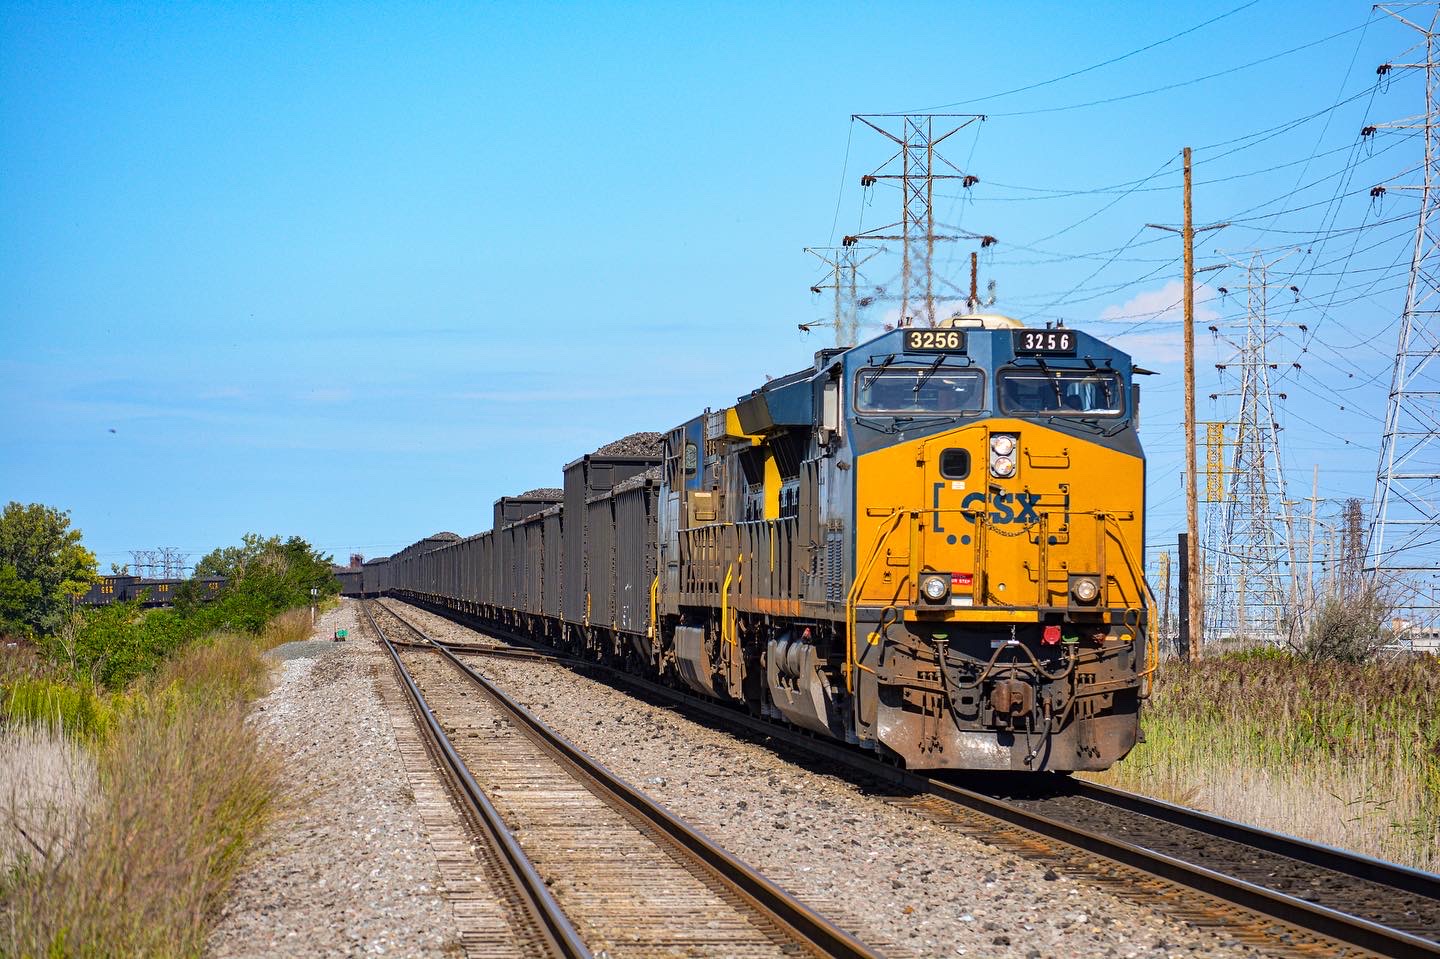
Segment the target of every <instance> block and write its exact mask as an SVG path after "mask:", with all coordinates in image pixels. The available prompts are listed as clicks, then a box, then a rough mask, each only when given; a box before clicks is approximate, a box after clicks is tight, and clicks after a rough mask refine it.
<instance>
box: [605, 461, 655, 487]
mask: <svg viewBox="0 0 1440 959" xmlns="http://www.w3.org/2000/svg"><path fill="white" fill-rule="evenodd" d="M647 482H653V483H657V484H658V483H659V482H660V467H658V466H652V467H650V468H649V469H648V470H646V471H645V472H643V473H636V474H635V475H634V476H632V477H630V478H629V479H627V480H624V481H622V482H620V483H617V484H616V485H615V492H617V493H623V492H625V491H626V490H630V489H634V488H635V487H637V486H644V485H645V484H646V483H647Z"/></svg>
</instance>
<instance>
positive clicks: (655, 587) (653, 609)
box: [646, 576, 660, 639]
mask: <svg viewBox="0 0 1440 959" xmlns="http://www.w3.org/2000/svg"><path fill="white" fill-rule="evenodd" d="M659 592H660V577H659V576H656V577H655V578H654V579H653V580H651V582H650V628H649V629H648V630H646V634H647V635H648V636H649V637H650V638H651V639H654V638H655V636H656V626H655V624H656V622H657V621H658V620H659V618H660V617H659V615H658V613H657V611H658V610H659V608H660V607H659V603H658V602H657V596H658V594H659Z"/></svg>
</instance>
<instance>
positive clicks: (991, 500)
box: [935, 483, 1040, 532]
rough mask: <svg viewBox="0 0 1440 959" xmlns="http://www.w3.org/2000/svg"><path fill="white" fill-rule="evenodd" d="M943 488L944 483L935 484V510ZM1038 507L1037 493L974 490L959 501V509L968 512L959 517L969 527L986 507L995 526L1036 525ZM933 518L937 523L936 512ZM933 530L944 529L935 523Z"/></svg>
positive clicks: (938, 515)
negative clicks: (976, 515)
mask: <svg viewBox="0 0 1440 959" xmlns="http://www.w3.org/2000/svg"><path fill="white" fill-rule="evenodd" d="M945 487H946V484H945V483H936V484H935V509H937V510H939V509H940V508H941V507H940V492H941V490H943V489H945ZM1039 505H1040V494H1039V493H1026V492H1019V493H1002V492H1000V491H999V490H993V491H991V492H989V493H984V492H981V491H979V490H976V491H975V492H973V493H970V494H968V495H967V496H966V497H965V498H964V499H962V500H961V501H960V508H961V509H963V510H966V511H968V512H966V513H962V514H961V516H963V517H964V519H965V521H966V522H967V523H970V524H971V525H974V523H975V516H974V514H975V513H979V512H982V511H983V510H984V509H985V508H986V507H990V508H991V512H990V522H991V523H992V524H994V525H997V526H1000V525H1004V524H1006V523H1038V522H1040V515H1039V514H1038V513H1037V512H1036V511H1035V507H1037V506H1039ZM935 518H936V520H937V521H938V520H939V519H940V514H939V513H938V512H937V513H936V514H935ZM935 530H936V532H944V527H942V526H940V525H939V524H938V522H937V524H936V526H935Z"/></svg>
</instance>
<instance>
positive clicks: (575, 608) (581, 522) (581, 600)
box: [562, 433, 664, 626]
mask: <svg viewBox="0 0 1440 959" xmlns="http://www.w3.org/2000/svg"><path fill="white" fill-rule="evenodd" d="M663 453H664V437H663V436H662V435H661V434H659V433H635V434H632V435H630V436H627V437H625V438H624V439H621V440H616V441H615V442H614V443H610V444H607V445H605V446H602V447H600V448H599V449H598V450H596V451H595V452H594V453H591V454H589V455H587V456H582V457H580V458H579V459H577V460H574V461H573V462H571V463H569V464H568V465H566V467H565V504H564V505H565V516H566V517H567V520H568V521H567V522H566V523H565V525H564V530H563V534H562V535H563V537H564V556H563V559H562V575H563V577H564V579H563V584H564V585H563V593H564V617H565V619H566V620H568V621H569V622H570V623H571V624H572V625H575V626H586V625H588V624H589V622H590V616H589V615H588V611H589V608H590V607H591V606H592V605H593V604H594V601H595V597H594V596H593V591H592V590H591V588H590V585H589V581H588V575H587V571H586V564H587V562H588V555H587V554H588V552H589V546H588V542H589V531H588V529H587V526H588V523H587V519H588V518H589V513H588V511H587V509H586V504H587V501H588V500H590V499H591V498H593V497H595V496H596V495H599V494H603V493H606V492H609V491H610V490H611V489H613V488H614V487H615V485H616V484H617V483H621V482H623V481H625V480H627V479H629V478H630V477H632V476H635V475H637V474H639V473H643V472H645V471H646V470H647V469H650V468H651V467H652V466H658V465H660V463H661V461H662V458H663ZM601 516H603V514H597V519H598V518H600V517H601Z"/></svg>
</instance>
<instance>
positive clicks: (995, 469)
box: [990, 456, 1015, 478]
mask: <svg viewBox="0 0 1440 959" xmlns="http://www.w3.org/2000/svg"><path fill="white" fill-rule="evenodd" d="M990 472H991V473H993V474H994V475H996V476H999V477H1002V478H1003V477H1006V476H1014V475H1015V461H1014V460H1013V459H1011V458H1010V457H1008V456H997V457H995V458H994V459H993V460H991V461H990Z"/></svg>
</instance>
